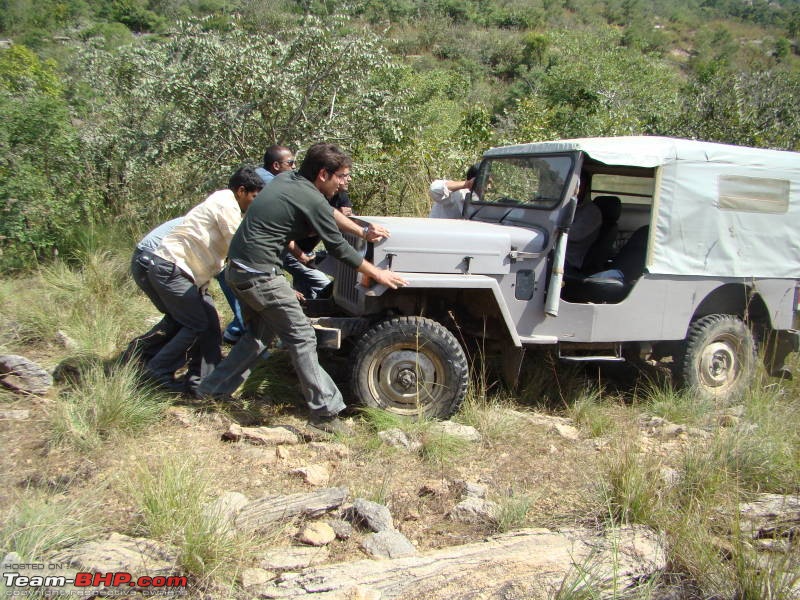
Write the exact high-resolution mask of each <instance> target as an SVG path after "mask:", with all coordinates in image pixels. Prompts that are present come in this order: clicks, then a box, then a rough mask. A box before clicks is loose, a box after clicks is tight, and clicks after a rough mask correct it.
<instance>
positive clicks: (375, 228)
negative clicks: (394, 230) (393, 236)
mask: <svg viewBox="0 0 800 600" xmlns="http://www.w3.org/2000/svg"><path fill="white" fill-rule="evenodd" d="M388 237H389V230H388V229H386V227H383V226H382V225H375V224H374V223H370V224H369V227H368V228H367V232H366V239H367V241H368V242H379V241H381V240H382V239H384V238H388Z"/></svg>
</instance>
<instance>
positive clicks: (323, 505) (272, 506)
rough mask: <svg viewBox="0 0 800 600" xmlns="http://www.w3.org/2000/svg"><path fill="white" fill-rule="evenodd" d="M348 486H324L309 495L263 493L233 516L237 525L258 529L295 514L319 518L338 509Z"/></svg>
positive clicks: (242, 528)
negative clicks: (268, 494) (265, 494)
mask: <svg viewBox="0 0 800 600" xmlns="http://www.w3.org/2000/svg"><path fill="white" fill-rule="evenodd" d="M347 493H348V491H347V488H346V487H338V488H326V489H323V490H318V491H316V492H311V493H308V494H303V493H300V494H289V495H286V496H272V495H270V496H264V497H262V498H259V499H258V500H254V501H253V502H250V503H249V504H246V505H245V506H244V507H243V508H242V509H241V511H240V512H239V514H238V516H237V517H236V528H237V529H239V530H241V531H252V532H257V531H261V530H264V529H268V528H269V527H270V526H271V525H272V524H274V523H277V522H280V521H286V520H289V519H293V518H294V517H298V516H301V515H302V516H305V517H310V518H313V517H318V516H320V515H322V514H324V513H326V512H328V511H329V510H333V509H334V508H339V507H340V506H341V505H342V504H343V503H344V501H345V499H346V498H347Z"/></svg>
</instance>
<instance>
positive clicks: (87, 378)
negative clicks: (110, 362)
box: [51, 365, 168, 450]
mask: <svg viewBox="0 0 800 600" xmlns="http://www.w3.org/2000/svg"><path fill="white" fill-rule="evenodd" d="M167 406H168V403H167V401H166V400H165V398H164V396H163V394H161V393H159V392H157V391H155V390H153V389H152V388H150V387H148V386H145V385H143V384H142V383H141V378H140V375H139V372H138V370H137V369H136V368H135V367H133V366H130V365H127V366H119V367H118V368H116V369H115V370H113V371H112V372H110V373H106V370H105V368H104V367H103V366H102V365H91V366H89V367H88V368H87V370H85V371H83V372H82V374H81V376H80V381H79V382H78V383H77V385H76V386H75V387H73V388H68V389H66V390H65V391H64V392H63V393H62V395H61V396H60V397H59V398H58V399H57V400H56V404H55V410H54V411H53V413H52V415H51V433H52V440H53V442H54V443H56V444H70V445H73V446H75V447H77V448H79V449H82V450H90V449H93V448H96V447H97V446H99V445H100V444H101V443H102V442H103V441H104V440H107V439H110V438H112V437H113V436H115V435H134V434H136V433H137V432H139V431H142V430H144V429H145V428H147V427H149V426H151V425H154V424H156V423H158V422H159V421H160V420H161V418H162V416H163V414H164V410H165V409H166V407H167Z"/></svg>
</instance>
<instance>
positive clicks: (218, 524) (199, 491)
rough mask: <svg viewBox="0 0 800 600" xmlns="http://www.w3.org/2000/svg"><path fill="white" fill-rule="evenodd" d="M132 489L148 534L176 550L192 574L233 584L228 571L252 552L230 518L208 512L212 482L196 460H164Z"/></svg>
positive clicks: (137, 477)
mask: <svg viewBox="0 0 800 600" xmlns="http://www.w3.org/2000/svg"><path fill="white" fill-rule="evenodd" d="M129 486H130V493H131V495H132V496H133V498H134V499H135V501H136V503H137V505H138V509H139V512H140V514H141V527H142V528H143V529H144V532H145V534H146V535H148V536H150V537H153V538H156V539H159V540H162V541H165V542H168V543H170V544H172V545H174V546H176V547H177V548H178V549H179V562H180V564H181V566H182V567H183V569H184V570H185V571H186V572H187V573H190V574H192V575H195V576H197V577H200V578H208V577H211V576H214V577H217V578H220V579H223V580H224V579H229V578H230V576H231V573H230V572H229V569H230V568H231V567H232V566H233V565H237V564H239V563H240V562H241V561H242V559H243V558H244V556H245V555H246V553H247V552H248V548H250V547H252V544H251V542H250V541H248V540H247V539H245V537H244V536H243V535H242V534H237V533H235V532H234V531H233V529H232V528H231V527H230V524H229V523H227V522H226V517H225V515H222V514H219V513H218V512H215V511H213V510H210V509H209V508H208V497H207V496H208V489H209V487H210V486H209V479H208V476H207V475H205V474H204V473H203V471H202V466H201V465H199V464H197V463H195V462H194V461H192V460H191V459H185V458H183V459H182V458H176V457H164V458H163V459H162V460H161V461H160V462H159V463H157V464H156V465H155V466H153V467H147V466H142V467H140V468H139V469H138V470H137V471H136V472H135V473H134V476H133V478H132V480H131V482H130V484H129Z"/></svg>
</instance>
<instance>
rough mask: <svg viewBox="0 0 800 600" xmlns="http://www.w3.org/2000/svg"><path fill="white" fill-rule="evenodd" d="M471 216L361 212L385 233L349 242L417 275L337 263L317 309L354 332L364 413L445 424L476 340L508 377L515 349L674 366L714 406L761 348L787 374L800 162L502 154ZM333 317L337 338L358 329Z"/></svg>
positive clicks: (599, 146)
mask: <svg viewBox="0 0 800 600" xmlns="http://www.w3.org/2000/svg"><path fill="white" fill-rule="evenodd" d="M582 203H591V204H593V206H586V205H584V204H582ZM576 207H580V209H579V210H578V209H576ZM587 208H589V209H591V210H586V209H587ZM592 212H594V213H595V215H594V216H593V218H594V219H595V221H591V220H589V219H587V218H586V215H590V216H592ZM576 215H577V216H576ZM598 215H602V219H603V221H602V225H600V226H599V227H600V229H595V230H592V229H591V228H590V227H587V225H586V224H587V223H596V222H597V220H598V219H599V216H598ZM462 216H463V218H462V219H429V218H400V217H378V216H374V217H373V216H369V217H366V216H365V217H360V218H358V219H357V220H359V221H360V222H361V223H362V225H363V224H365V223H374V224H379V225H383V226H384V227H386V228H387V229H388V230H389V231H390V232H391V236H390V237H389V238H388V239H384V240H381V241H378V242H375V243H366V242H364V241H363V240H361V239H356V238H355V237H353V236H346V237H347V239H348V241H349V242H350V243H351V244H352V245H353V246H354V247H356V248H357V249H358V250H359V251H360V252H361V253H362V254H363V256H364V257H365V258H366V259H367V260H370V261H372V262H373V263H374V264H375V265H376V266H378V267H381V268H386V269H391V270H393V271H395V272H397V273H399V274H400V275H402V276H403V278H404V279H406V280H407V281H408V285H407V286H404V287H402V288H400V289H397V290H394V289H388V288H386V287H384V286H380V285H374V283H373V282H372V281H371V280H370V279H369V278H368V277H363V276H362V275H360V274H358V273H357V272H356V271H353V270H352V269H349V268H346V267H344V266H343V265H341V264H339V265H338V266H337V267H336V269H335V278H334V285H333V298H332V301H331V300H328V301H326V302H329V303H330V304H331V305H332V306H331V305H329V306H325V307H322V306H321V308H320V311H322V310H323V308H324V310H326V311H328V312H326V313H324V314H330V315H333V316H335V317H336V318H338V319H350V320H353V321H354V322H355V321H357V324H356V325H354V326H353V327H351V328H350V329H349V330H350V331H351V334H350V335H351V336H352V337H353V338H356V342H355V345H354V346H353V355H354V364H355V365H356V368H355V370H354V373H353V379H354V381H357V382H358V383H357V386H358V387H357V390H356V391H357V392H358V393H359V394H361V395H362V396H364V397H366V398H368V403H369V404H370V405H374V406H379V407H385V408H387V410H394V411H399V412H400V413H401V414H411V413H414V412H415V411H417V410H418V409H419V410H422V409H425V410H428V409H431V410H432V411H433V412H432V413H431V414H437V415H447V414H451V413H452V411H453V410H454V407H457V406H458V404H459V403H460V402H461V400H462V399H463V397H464V394H465V385H464V382H465V373H464V371H465V370H466V369H468V364H467V361H466V360H465V359H464V353H463V348H462V344H464V343H465V342H464V341H465V339H466V338H469V337H478V338H483V339H486V340H490V341H491V342H492V344H490V345H487V347H491V348H493V349H499V350H500V351H501V352H502V353H503V357H504V365H505V366H506V367H507V368H506V369H505V371H508V372H509V374H510V376H508V375H507V379H508V380H509V381H512V380H513V379H514V378H515V376H516V375H517V374H518V372H519V368H520V364H521V363H520V357H521V356H522V352H521V351H520V349H521V348H523V347H525V346H529V347H530V346H534V345H557V346H558V351H559V356H560V357H561V358H563V359H566V360H600V361H605V360H625V359H627V358H632V357H633V358H635V359H636V360H647V361H649V362H651V364H653V363H654V362H657V361H661V360H663V359H668V358H669V359H671V360H669V361H668V362H667V363H666V364H667V365H668V367H669V368H670V369H672V370H673V372H674V374H675V375H676V377H677V378H678V381H679V382H680V383H682V384H684V385H686V386H688V387H692V388H696V389H697V390H698V393H701V394H702V395H705V396H706V397H711V398H717V397H726V396H735V395H737V394H740V393H742V392H743V391H744V390H745V389H746V386H747V385H748V384H749V381H751V380H752V377H753V373H754V372H755V363H756V348H757V344H761V343H763V344H764V360H765V364H766V366H767V369H768V372H769V373H770V374H777V375H778V376H783V374H784V373H786V372H787V371H788V369H787V367H786V366H785V363H784V359H785V358H786V356H787V354H788V353H789V352H795V351H797V350H798V348H800V334H799V333H798V332H797V331H796V329H797V327H798V325H799V324H800V318H799V316H800V241H798V237H797V234H796V232H797V231H798V230H800V153H794V152H782V151H774V150H762V149H755V148H742V147H736V146H728V145H724V144H714V143H706V142H699V141H692V140H678V139H672V138H662V137H646V136H632V137H619V138H584V139H574V140H557V141H553V142H541V143H531V144H519V145H515V146H507V147H502V148H492V149H490V150H488V151H487V152H486V153H485V154H484V156H483V160H482V164H481V168H480V170H479V175H478V176H477V178H476V179H475V182H474V186H473V189H472V191H471V193H470V194H469V195H468V196H467V199H466V201H465V203H464V210H463V213H462ZM578 217H582V220H579V218H578ZM601 231H602V232H603V233H604V234H607V235H601ZM592 234H593V235H595V237H594V238H591V237H590V236H591V235H592ZM587 240H588V241H587ZM601 241H602V242H603V243H602V244H600V243H596V242H601ZM570 243H572V244H573V245H572V246H571V247H570ZM582 243H583V244H585V245H584V246H581V244H582ZM570 250H572V251H573V252H572V253H570ZM592 253H593V254H592ZM568 256H569V263H568V261H567V257H568ZM576 256H577V257H578V258H577V259H576V258H575V257H576ZM589 256H590V257H591V258H592V260H586V258H585V257H589ZM581 257H584V258H581ZM581 261H582V262H581ZM334 262H335V261H334ZM567 267H569V269H568V268H567ZM329 272H330V271H329ZM310 314H312V316H313V309H312V310H311V311H310ZM317 314H321V313H317ZM330 323H331V324H332V326H331V327H330V329H332V330H333V331H332V333H333V334H336V343H337V344H339V343H340V341H341V339H340V338H341V335H339V334H340V333H342V332H344V334H345V335H346V330H347V329H348V328H347V327H344V326H341V324H339V325H337V324H336V322H334V321H331V322H330ZM345 324H346V323H345ZM328 333H331V332H328ZM451 356H455V357H456V359H452V358H451ZM456 364H457V365H459V367H458V368H457V369H454V368H451V367H452V366H453V365H456ZM417 386H420V387H419V388H418V387H417ZM418 390H422V391H418Z"/></svg>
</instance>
